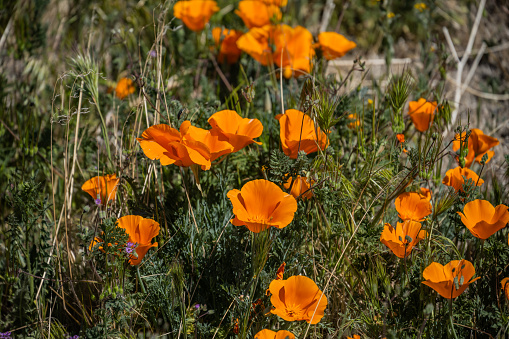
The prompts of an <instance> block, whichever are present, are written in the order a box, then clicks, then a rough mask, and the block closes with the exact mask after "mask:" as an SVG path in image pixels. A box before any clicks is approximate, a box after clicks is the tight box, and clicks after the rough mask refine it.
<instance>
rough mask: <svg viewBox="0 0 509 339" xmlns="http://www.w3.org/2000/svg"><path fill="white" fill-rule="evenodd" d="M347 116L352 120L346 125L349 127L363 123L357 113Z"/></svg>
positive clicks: (355, 126)
mask: <svg viewBox="0 0 509 339" xmlns="http://www.w3.org/2000/svg"><path fill="white" fill-rule="evenodd" d="M347 118H348V120H350V122H349V123H348V124H347V125H346V127H348V128H349V129H356V128H357V127H359V126H360V125H361V122H360V120H359V118H357V114H355V113H352V114H348V117H347Z"/></svg>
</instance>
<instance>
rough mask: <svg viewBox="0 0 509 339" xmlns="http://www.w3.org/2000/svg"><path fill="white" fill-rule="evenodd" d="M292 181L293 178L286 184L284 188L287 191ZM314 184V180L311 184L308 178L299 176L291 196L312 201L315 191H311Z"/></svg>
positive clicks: (294, 183) (294, 181) (294, 182)
mask: <svg viewBox="0 0 509 339" xmlns="http://www.w3.org/2000/svg"><path fill="white" fill-rule="evenodd" d="M292 180H293V178H292V177H290V178H288V180H287V181H286V182H285V184H284V187H285V188H286V189H289V188H290V185H291V184H292ZM313 184H314V180H311V182H310V180H309V179H308V178H307V177H301V176H300V175H298V176H297V178H296V179H295V180H293V185H292V190H291V192H290V194H291V195H293V196H294V197H295V199H297V198H298V197H301V198H302V199H311V197H312V196H313V190H310V188H311V185H313ZM304 192H305V193H304ZM301 195H302V196H301Z"/></svg>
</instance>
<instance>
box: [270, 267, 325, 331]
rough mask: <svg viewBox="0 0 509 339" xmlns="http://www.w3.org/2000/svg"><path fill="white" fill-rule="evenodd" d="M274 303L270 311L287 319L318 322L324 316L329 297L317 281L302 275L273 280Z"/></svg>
mask: <svg viewBox="0 0 509 339" xmlns="http://www.w3.org/2000/svg"><path fill="white" fill-rule="evenodd" d="M269 290H270V293H271V294H272V296H271V297H270V302H271V303H272V305H273V308H272V310H271V311H270V312H271V313H273V314H276V315H278V316H280V317H281V318H283V319H284V320H286V321H295V320H305V321H306V322H307V323H309V324H317V323H318V322H319V321H320V320H321V319H322V317H323V316H324V311H325V308H326V307H327V297H326V296H325V295H324V294H323V293H322V291H320V289H319V288H318V286H316V284H315V282H314V281H313V280H311V279H309V278H308V277H304V276H302V275H297V276H292V277H290V278H288V279H286V280H273V281H272V282H271V283H270V285H269Z"/></svg>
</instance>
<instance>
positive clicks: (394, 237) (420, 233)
mask: <svg viewBox="0 0 509 339" xmlns="http://www.w3.org/2000/svg"><path fill="white" fill-rule="evenodd" d="M421 228H422V226H421V224H420V223H418V222H416V221H412V220H405V221H404V222H403V223H400V222H398V223H397V225H396V229H394V227H392V225H391V224H388V223H386V224H385V226H384V230H383V231H382V235H381V236H380V241H381V242H382V244H384V245H385V246H387V247H389V249H390V250H391V251H392V253H394V254H395V255H396V256H397V257H398V258H405V257H407V256H408V255H410V252H412V248H413V247H414V246H415V245H416V244H417V243H418V242H419V241H421V240H422V239H424V238H426V236H427V235H428V232H426V231H425V230H421Z"/></svg>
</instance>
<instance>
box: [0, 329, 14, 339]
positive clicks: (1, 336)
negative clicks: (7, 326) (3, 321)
mask: <svg viewBox="0 0 509 339" xmlns="http://www.w3.org/2000/svg"><path fill="white" fill-rule="evenodd" d="M0 339H12V337H11V332H9V331H7V332H3V333H0Z"/></svg>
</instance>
